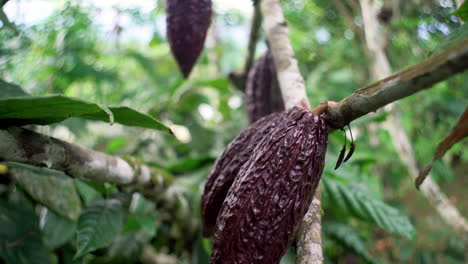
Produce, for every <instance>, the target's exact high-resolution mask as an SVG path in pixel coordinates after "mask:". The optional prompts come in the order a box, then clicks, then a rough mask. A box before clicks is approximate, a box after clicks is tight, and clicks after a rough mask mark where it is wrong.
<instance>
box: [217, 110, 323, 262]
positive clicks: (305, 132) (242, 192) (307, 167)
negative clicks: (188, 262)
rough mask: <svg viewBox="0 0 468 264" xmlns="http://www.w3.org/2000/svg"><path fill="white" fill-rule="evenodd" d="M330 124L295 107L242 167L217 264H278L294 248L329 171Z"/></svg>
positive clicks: (220, 235) (222, 224)
mask: <svg viewBox="0 0 468 264" xmlns="http://www.w3.org/2000/svg"><path fill="white" fill-rule="evenodd" d="M326 147H327V125H326V122H325V120H324V119H322V118H321V117H320V116H317V115H314V114H313V113H312V112H310V111H309V110H304V109H301V108H298V107H295V108H293V109H291V110H289V111H287V112H286V115H285V117H284V120H283V121H282V122H281V123H280V124H279V125H278V126H277V128H275V129H274V130H273V131H272V132H271V133H270V135H268V136H265V137H263V138H262V139H261V141H260V142H259V143H258V145H257V146H256V148H255V149H254V153H253V154H252V155H251V157H250V159H249V160H248V161H247V162H246V163H245V164H244V165H243V166H242V168H241V169H240V171H239V174H238V175H237V177H236V178H235V180H234V182H233V184H232V186H231V188H230V189H229V192H228V194H227V197H226V199H225V201H224V203H223V205H222V207H221V211H220V213H219V216H218V220H217V223H216V231H215V236H214V237H215V239H214V245H213V254H212V256H211V263H212V264H220V263H223V264H234V263H235V264H241V263H246V264H253V263H255V264H275V263H279V262H280V260H281V257H282V256H283V255H284V254H285V253H286V251H287V249H288V247H289V246H290V245H291V244H292V242H293V240H294V236H295V234H296V232H297V230H298V228H299V224H300V222H301V220H302V218H303V217H304V215H305V214H306V212H307V209H308V207H309V205H310V203H311V202H312V198H313V196H314V193H315V190H316V189H317V186H318V184H319V181H320V178H321V174H322V171H323V167H324V159H325V151H326Z"/></svg>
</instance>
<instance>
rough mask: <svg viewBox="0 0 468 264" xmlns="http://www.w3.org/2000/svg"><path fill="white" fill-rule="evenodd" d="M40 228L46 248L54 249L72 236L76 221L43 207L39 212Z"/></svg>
mask: <svg viewBox="0 0 468 264" xmlns="http://www.w3.org/2000/svg"><path fill="white" fill-rule="evenodd" d="M41 229H42V234H43V239H44V243H45V244H46V246H47V247H48V248H50V249H54V248H57V247H60V246H62V245H63V244H65V243H66V242H67V241H68V240H70V239H71V238H72V236H73V234H74V233H75V230H76V222H75V221H72V220H69V219H67V218H65V217H62V216H60V215H57V214H55V213H54V212H52V211H50V210H48V209H47V208H45V207H44V209H43V210H42V212H41Z"/></svg>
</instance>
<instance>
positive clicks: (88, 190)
mask: <svg viewBox="0 0 468 264" xmlns="http://www.w3.org/2000/svg"><path fill="white" fill-rule="evenodd" d="M93 183H94V182H91V181H86V180H79V179H75V186H76V189H77V190H78V193H79V194H80V195H81V197H82V198H83V200H84V203H85V205H89V204H90V203H91V202H92V201H94V200H97V199H99V198H102V195H101V193H104V191H105V189H104V185H103V184H100V183H94V185H100V186H102V192H100V191H98V189H97V188H95V187H94V186H91V185H90V184H93Z"/></svg>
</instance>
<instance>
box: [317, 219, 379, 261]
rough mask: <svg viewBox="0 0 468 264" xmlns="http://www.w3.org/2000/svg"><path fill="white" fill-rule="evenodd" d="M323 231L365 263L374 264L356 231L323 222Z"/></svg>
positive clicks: (347, 226)
mask: <svg viewBox="0 0 468 264" xmlns="http://www.w3.org/2000/svg"><path fill="white" fill-rule="evenodd" d="M323 231H324V233H325V234H327V235H328V236H329V237H331V238H332V239H334V240H335V241H336V242H338V243H340V244H342V245H343V246H345V247H347V248H349V249H351V250H352V251H354V253H356V254H357V255H359V256H361V257H362V258H364V259H365V260H366V261H367V262H369V263H375V261H374V260H373V259H372V257H371V256H370V255H369V253H368V252H367V249H366V245H365V243H364V241H363V240H362V238H361V236H360V235H359V233H358V232H357V230H355V229H353V228H352V227H350V226H349V225H345V224H342V223H338V222H325V223H324V224H323Z"/></svg>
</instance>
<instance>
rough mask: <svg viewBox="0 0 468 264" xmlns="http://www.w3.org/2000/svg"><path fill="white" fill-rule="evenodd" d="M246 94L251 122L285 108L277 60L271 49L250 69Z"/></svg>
mask: <svg viewBox="0 0 468 264" xmlns="http://www.w3.org/2000/svg"><path fill="white" fill-rule="evenodd" d="M245 94H246V105H247V115H248V117H249V121H250V123H253V122H255V121H256V120H258V119H259V118H261V117H263V116H266V115H268V114H271V113H274V112H278V111H283V110H284V103H283V98H282V97H281V91H280V87H279V82H278V78H277V76H276V67H275V62H274V60H273V56H272V55H271V52H270V51H267V52H266V53H265V54H264V55H263V56H261V57H260V58H258V60H257V61H256V62H255V63H254V65H253V66H252V69H251V70H250V71H249V75H248V78H247V87H246V89H245Z"/></svg>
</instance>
